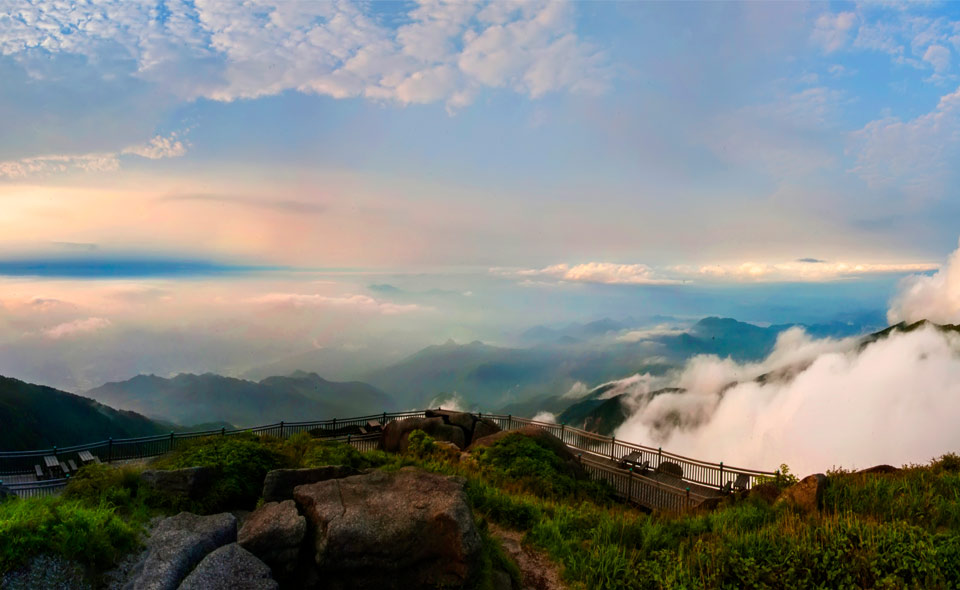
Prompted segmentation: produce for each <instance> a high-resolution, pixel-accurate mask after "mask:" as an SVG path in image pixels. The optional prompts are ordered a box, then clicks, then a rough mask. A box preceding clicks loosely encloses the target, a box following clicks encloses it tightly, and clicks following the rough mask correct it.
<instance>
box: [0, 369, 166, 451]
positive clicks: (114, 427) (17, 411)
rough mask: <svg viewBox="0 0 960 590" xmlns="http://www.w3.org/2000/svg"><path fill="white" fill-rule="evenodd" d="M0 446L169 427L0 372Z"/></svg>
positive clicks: (43, 444) (40, 445)
mask: <svg viewBox="0 0 960 590" xmlns="http://www.w3.org/2000/svg"><path fill="white" fill-rule="evenodd" d="M0 424H2V425H3V427H2V428H0V449H2V450H4V451H18V450H27V449H46V448H50V447H52V446H54V445H56V446H61V447H62V446H67V445H74V444H81V443H87V442H95V441H99V440H105V439H107V438H109V437H113V438H128V437H136V436H146V435H151V434H161V433H164V432H169V431H170V429H169V428H168V427H166V426H164V425H163V424H160V423H157V422H154V421H152V420H150V419H148V418H146V417H144V416H142V415H140V414H137V413H134V412H125V411H118V410H114V409H113V408H110V407H107V406H105V405H103V404H100V403H98V402H96V401H94V400H92V399H89V398H86V397H81V396H79V395H74V394H72V393H67V392H65V391H59V390H57V389H53V388H52V387H44V386H42V385H32V384H30V383H24V382H23V381H19V380H17V379H10V378H8V377H0Z"/></svg>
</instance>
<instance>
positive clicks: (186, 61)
mask: <svg viewBox="0 0 960 590" xmlns="http://www.w3.org/2000/svg"><path fill="white" fill-rule="evenodd" d="M958 52H960V5H958V4H955V3H938V2H924V3H919V2H918V3H901V2H877V3H863V4H859V3H832V2H831V3H806V2H777V3H760V2H744V3H734V2H709V3H697V2H682V3H674V2H672V3H656V2H581V3H560V2H545V3H543V2H535V1H531V2H523V3H508V2H495V3H469V2H455V3H442V2H421V3H416V2H390V3H387V2H295V1H279V2H268V1H245V2H210V1H204V0H195V1H193V2H181V1H159V2H69V1H60V0H56V1H37V2H28V1H23V0H0V373H3V374H7V375H11V376H15V377H20V378H24V379H28V380H33V381H38V382H42V383H48V384H51V385H56V386H60V387H64V388H67V389H70V390H75V391H80V390H83V389H85V388H89V387H93V386H95V385H99V384H100V383H102V382H103V381H104V380H108V379H124V378H128V377H130V376H132V375H134V374H136V373H138V372H156V373H158V374H172V373H175V372H179V371H188V370H189V371H201V372H202V371H205V370H210V371H216V372H224V373H230V374H241V373H242V372H243V371H245V370H247V369H249V368H251V367H253V366H255V365H257V364H262V363H264V362H266V361H268V360H273V359H278V358H282V357H284V356H285V355H295V354H298V353H301V352H303V351H304V350H311V349H313V350H324V349H331V350H333V349H337V350H340V351H350V352H355V353H356V354H357V355H359V356H362V355H365V354H367V355H370V358H371V359H376V360H377V362H384V361H387V360H390V359H397V358H400V357H401V356H403V355H404V354H409V353H410V352H412V351H414V350H416V348H417V347H419V346H423V345H425V344H429V343H433V342H442V341H444V340H446V339H447V338H455V339H458V340H466V341H469V340H472V339H476V338H480V339H483V340H485V341H490V342H494V343H506V342H509V341H510V339H511V338H513V337H515V336H516V334H517V333H518V332H520V331H522V329H524V328H526V327H529V326H530V325H534V324H537V323H548V324H550V323H562V322H567V321H584V320H589V319H595V318H598V317H603V316H605V315H610V316H614V317H617V316H627V315H631V316H634V317H647V316H651V317H652V316H656V315H658V314H663V315H672V316H677V317H681V318H695V317H703V316H705V315H732V316H734V317H737V318H739V319H743V320H746V321H754V322H758V323H778V322H794V321H796V322H815V321H833V320H837V319H842V318H848V317H852V316H856V315H857V314H870V313H874V314H880V315H881V316H882V315H883V314H884V313H886V311H887V310H888V307H889V305H890V302H891V300H895V299H896V298H897V297H898V295H897V293H898V289H899V288H900V287H898V285H902V284H904V283H902V281H907V282H910V281H914V282H916V281H917V280H918V279H916V278H910V277H915V275H917V274H920V275H922V276H930V275H931V274H932V273H934V272H936V271H937V270H938V269H940V268H941V267H942V266H943V265H944V264H945V261H946V260H947V257H948V255H949V254H950V252H952V251H953V250H955V249H956V248H957V239H958V234H960V232H958V224H957V220H958V219H960V195H958V194H957V190H958V189H957V188H956V187H958V186H960V183H958V180H960V178H958V176H960V167H958V166H955V165H954V163H955V162H957V161H960V75H958V74H960V63H958V58H960V53H958ZM911 284H912V283H911ZM948 315H949V314H948ZM371 362H373V361H371ZM335 376H336V375H335Z"/></svg>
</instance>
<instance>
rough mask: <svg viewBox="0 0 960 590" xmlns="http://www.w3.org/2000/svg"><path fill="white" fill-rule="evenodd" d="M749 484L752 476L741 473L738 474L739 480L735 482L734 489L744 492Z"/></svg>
mask: <svg viewBox="0 0 960 590" xmlns="http://www.w3.org/2000/svg"><path fill="white" fill-rule="evenodd" d="M749 486H750V476H749V475H747V474H745V473H741V474H740V475H738V476H737V481H735V482H733V489H735V490H737V491H738V492H742V491H744V490H746V489H747V488H748V487H749Z"/></svg>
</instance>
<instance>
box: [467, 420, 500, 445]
mask: <svg viewBox="0 0 960 590" xmlns="http://www.w3.org/2000/svg"><path fill="white" fill-rule="evenodd" d="M498 432H500V427H499V426H497V423H496V422H494V421H493V420H491V419H490V418H480V419H479V420H477V423H476V424H474V425H473V438H472V439H471V443H472V442H473V441H475V440H480V439H481V438H483V437H485V436H490V435H491V434H496V433H498Z"/></svg>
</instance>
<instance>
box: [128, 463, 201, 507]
mask: <svg viewBox="0 0 960 590" xmlns="http://www.w3.org/2000/svg"><path fill="white" fill-rule="evenodd" d="M216 476H217V472H216V469H214V468H213V467H188V468H186V469H171V470H159V469H155V470H147V471H144V472H143V473H141V474H140V483H141V484H142V485H144V486H146V487H147V488H149V489H150V490H152V491H154V492H158V493H161V494H164V495H169V496H174V497H178V498H183V499H190V500H197V499H199V498H201V497H202V496H203V495H204V494H206V493H207V492H208V491H209V490H210V486H211V485H212V484H213V482H214V480H215V479H216Z"/></svg>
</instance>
